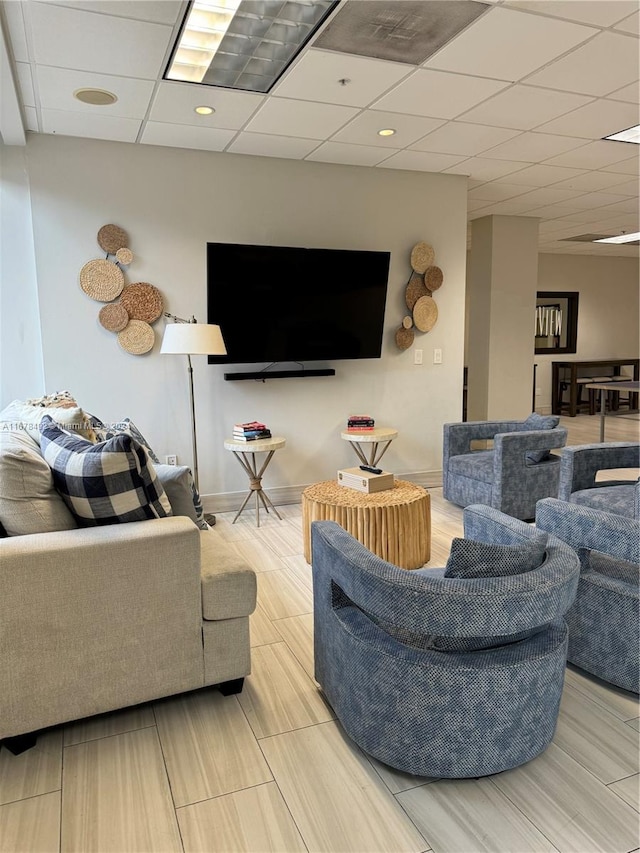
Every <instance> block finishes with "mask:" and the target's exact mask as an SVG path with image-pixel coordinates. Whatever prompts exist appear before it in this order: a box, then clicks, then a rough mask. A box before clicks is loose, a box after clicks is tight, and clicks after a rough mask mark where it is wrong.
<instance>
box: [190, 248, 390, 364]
mask: <svg viewBox="0 0 640 853" xmlns="http://www.w3.org/2000/svg"><path fill="white" fill-rule="evenodd" d="M389 261H390V253H389V252H374V251H359V250H346V249H305V248H297V247H292V246H250V245H244V244H239V243H207V315H208V322H209V323H217V324H218V325H219V326H220V328H221V330H222V336H223V338H224V341H225V345H226V347H227V355H226V356H209V363H210V364H247V363H253V364H255V363H260V362H269V363H272V362H304V361H327V360H333V359H356V358H380V355H381V351H382V331H383V324H384V309H385V301H386V296H387V281H388V275H389Z"/></svg>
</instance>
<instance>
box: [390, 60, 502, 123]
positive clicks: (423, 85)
mask: <svg viewBox="0 0 640 853" xmlns="http://www.w3.org/2000/svg"><path fill="white" fill-rule="evenodd" d="M507 85H508V84H507V83H501V82H499V81H497V80H483V79H481V78H479V77H468V76H466V75H463V74H447V73H446V72H443V71H431V70H423V69H418V70H417V71H415V72H414V73H413V74H412V75H411V76H410V77H408V78H407V79H406V80H403V81H402V83H399V84H398V85H397V86H396V87H395V88H394V89H392V90H391V92H389V93H388V94H386V95H384V97H382V98H380V100H378V101H376V102H375V103H374V107H375V109H377V110H389V111H390V112H392V113H409V115H421V116H432V117H433V118H455V117H456V116H458V115H460V113H462V112H465V111H466V110H468V109H470V108H471V107H473V106H475V105H476V104H478V103H480V102H481V101H484V100H485V98H489V97H490V96H491V95H495V94H496V92H499V91H500V90H501V89H504V88H505V87H506V86H507Z"/></svg>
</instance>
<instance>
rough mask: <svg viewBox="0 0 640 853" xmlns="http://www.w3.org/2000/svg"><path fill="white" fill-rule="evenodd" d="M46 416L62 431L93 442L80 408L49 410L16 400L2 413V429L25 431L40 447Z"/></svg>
mask: <svg viewBox="0 0 640 853" xmlns="http://www.w3.org/2000/svg"><path fill="white" fill-rule="evenodd" d="M45 415H49V417H50V418H52V419H53V420H54V421H55V423H56V424H58V425H59V426H60V427H62V429H65V430H68V431H69V432H72V433H73V434H74V435H78V436H80V437H81V438H87V439H89V441H91V440H93V431H92V429H91V424H90V423H89V419H88V417H87V415H86V414H85V413H84V412H83V411H82V409H81V408H80V407H79V406H73V407H72V408H61V409H60V408H50V409H47V408H44V407H42V406H30V405H29V404H28V403H23V402H22V401H21V400H14V401H13V402H12V403H9V405H8V406H7V407H6V408H5V409H3V410H2V411H1V412H0V429H5V427H7V428H8V429H10V430H11V431H17V430H24V431H25V432H27V433H28V434H29V435H30V436H31V438H32V439H33V440H34V441H35V442H36V443H37V444H38V445H39V444H40V429H39V427H40V421H41V420H42V418H43V417H44V416H45Z"/></svg>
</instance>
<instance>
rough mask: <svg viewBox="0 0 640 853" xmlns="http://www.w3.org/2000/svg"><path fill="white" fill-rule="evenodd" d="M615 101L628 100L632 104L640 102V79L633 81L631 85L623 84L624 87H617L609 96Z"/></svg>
mask: <svg viewBox="0 0 640 853" xmlns="http://www.w3.org/2000/svg"><path fill="white" fill-rule="evenodd" d="M607 97H608V98H610V99H611V100H613V101H628V102H629V103H630V104H637V103H638V102H640V81H638V82H636V83H632V84H631V85H630V86H623V88H622V89H616V91H615V92H611V94H610V95H608V96H607Z"/></svg>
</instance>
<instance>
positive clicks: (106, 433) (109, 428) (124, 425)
mask: <svg viewBox="0 0 640 853" xmlns="http://www.w3.org/2000/svg"><path fill="white" fill-rule="evenodd" d="M89 417H90V419H91V425H92V426H93V429H94V431H95V435H96V438H95V440H96V441H106V440H107V439H108V438H113V437H114V435H118V434H119V433H126V434H127V435H130V436H131V437H132V438H135V440H136V441H137V442H138V444H141V445H142V446H143V447H144V448H146V450H147V453H148V454H149V458H150V459H151V461H152V462H153V463H154V464H156V465H159V464H160V460H159V459H158V457H157V456H156V454H155V453H154V451H153V449H152V447H151V445H150V444H149V442H148V441H147V439H146V438H145V437H144V436H143V434H142V433H141V432H140V430H139V429H138V427H137V426H136V425H135V424H134V422H133V421H132V420H131V418H123V419H122V420H121V421H117V422H116V423H114V424H105V423H103V422H102V421H101V420H100V419H99V418H97V417H96V416H95V415H90V416H89Z"/></svg>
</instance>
